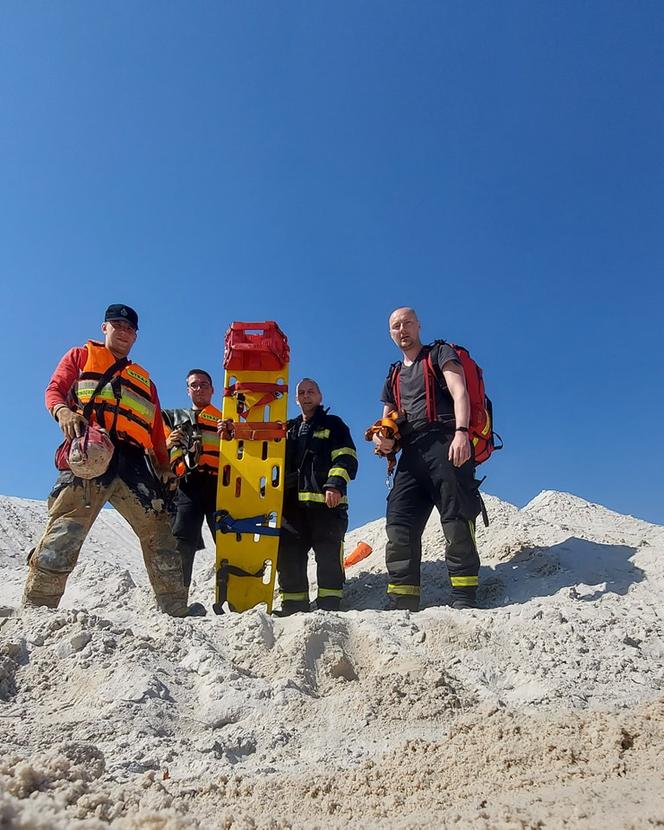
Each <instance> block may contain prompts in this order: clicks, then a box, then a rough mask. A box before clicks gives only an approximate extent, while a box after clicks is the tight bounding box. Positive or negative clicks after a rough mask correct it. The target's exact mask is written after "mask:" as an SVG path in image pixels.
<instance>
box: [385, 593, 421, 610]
mask: <svg viewBox="0 0 664 830" xmlns="http://www.w3.org/2000/svg"><path fill="white" fill-rule="evenodd" d="M387 608H388V611H419V610H420V598H419V597H418V596H413V595H412V594H388V606H387Z"/></svg>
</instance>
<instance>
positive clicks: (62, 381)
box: [23, 304, 187, 617]
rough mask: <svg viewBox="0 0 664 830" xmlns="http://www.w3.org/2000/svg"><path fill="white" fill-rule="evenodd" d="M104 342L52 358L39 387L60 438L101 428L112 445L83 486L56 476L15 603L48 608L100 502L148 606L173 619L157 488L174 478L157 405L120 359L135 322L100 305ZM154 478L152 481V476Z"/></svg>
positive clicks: (121, 308)
mask: <svg viewBox="0 0 664 830" xmlns="http://www.w3.org/2000/svg"><path fill="white" fill-rule="evenodd" d="M101 330H102V332H103V333H104V342H103V343H101V342H97V341H94V340H89V341H88V343H87V344H86V345H85V346H81V347H74V348H73V349H70V350H69V351H68V352H67V353H66V354H65V355H64V357H63V358H62V359H61V360H60V362H59V364H58V366H57V368H56V370H55V372H54V373H53V376H52V378H51V380H50V382H49V384H48V387H47V388H46V408H47V409H48V411H49V412H50V413H51V414H52V415H53V417H54V418H55V419H56V421H57V422H58V424H59V426H60V428H61V429H62V432H63V434H64V436H65V438H67V439H73V438H75V437H77V436H81V435H83V434H84V433H85V431H86V429H87V427H88V421H86V419H85V417H84V416H83V414H82V413H83V408H84V406H85V405H86V404H87V405H88V409H89V410H91V414H90V423H91V424H95V425H96V426H98V427H100V428H102V429H104V430H106V432H107V433H108V435H109V436H110V438H111V441H112V443H113V446H114V451H113V456H112V458H111V461H110V464H109V467H108V469H107V470H106V472H104V473H103V474H102V475H99V476H97V477H96V478H92V479H89V480H88V481H84V480H82V479H81V478H77V477H76V476H75V475H74V473H73V472H72V471H71V470H69V469H67V470H63V471H62V472H60V474H59V476H58V478H57V480H56V483H55V486H54V487H53V490H52V491H51V494H50V496H49V499H48V523H47V525H46V530H45V531H44V535H43V536H42V538H41V539H40V540H39V542H38V544H37V546H36V547H35V548H34V550H33V551H32V552H31V554H30V558H29V566H30V567H29V573H28V578H27V580H26V583H25V590H24V596H23V601H24V605H26V606H39V605H45V606H47V607H48V608H57V606H58V603H59V602H60V599H61V597H62V594H63V593H64V590H65V585H66V583H67V577H68V576H69V574H70V573H71V571H72V570H73V569H74V566H75V565H76V561H77V559H78V555H79V551H80V549H81V546H82V545H83V542H84V541H85V538H86V536H87V534H88V532H89V530H90V527H91V526H92V523H93V522H94V520H95V519H96V518H97V516H98V515H99V512H100V511H101V509H102V507H103V506H104V504H105V503H106V502H107V501H108V502H110V503H111V504H112V505H113V507H114V508H115V509H116V510H117V511H118V512H119V513H120V514H121V515H122V516H124V518H125V519H126V520H127V522H129V524H130V525H131V527H132V528H133V530H134V532H135V533H136V535H137V536H138V538H139V540H140V543H141V548H142V550H143V559H144V561H145V566H146V568H147V572H148V576H149V579H150V583H151V585H152V589H153V591H154V593H155V596H156V598H157V604H158V605H159V607H160V608H161V610H162V611H164V612H166V613H167V614H170V615H172V616H176V617H182V616H186V615H187V604H186V597H187V593H186V590H185V588H184V584H183V580H182V565H181V560H180V556H179V554H178V553H177V550H176V544H175V540H174V538H173V534H172V532H171V528H170V524H169V521H168V515H167V513H166V511H165V507H164V488H171V487H172V485H173V483H174V478H175V477H174V475H173V473H171V471H170V466H169V463H168V451H167V449H166V442H165V439H164V431H163V424H162V419H161V407H160V405H159V397H158V395H157V389H156V387H155V385H154V383H153V382H152V381H151V380H150V376H149V374H148V372H147V371H146V370H145V369H144V368H143V367H142V366H140V365H139V364H137V363H133V362H132V361H130V360H129V359H128V355H129V352H130V351H131V348H132V346H133V345H134V343H135V341H136V337H137V332H138V315H137V314H136V312H135V311H134V309H133V308H130V307H129V306H127V305H122V304H114V305H110V306H109V307H108V308H107V310H106V314H105V317H104V322H103V323H102V325H101ZM153 466H154V469H156V470H157V474H156V475H155V472H154V469H153Z"/></svg>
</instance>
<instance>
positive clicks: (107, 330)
mask: <svg viewBox="0 0 664 830" xmlns="http://www.w3.org/2000/svg"><path fill="white" fill-rule="evenodd" d="M101 330H102V331H103V332H104V343H105V345H106V348H107V349H110V350H111V351H112V352H113V354H114V355H115V356H116V357H126V356H127V355H128V354H129V352H130V350H131V347H132V346H133V345H134V343H135V342H136V338H137V336H138V332H137V331H136V329H135V328H134V327H133V326H132V325H131V323H128V322H127V321H126V320H122V319H121V320H107V321H106V322H105V323H102V324H101Z"/></svg>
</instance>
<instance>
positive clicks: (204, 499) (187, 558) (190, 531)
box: [173, 471, 217, 588]
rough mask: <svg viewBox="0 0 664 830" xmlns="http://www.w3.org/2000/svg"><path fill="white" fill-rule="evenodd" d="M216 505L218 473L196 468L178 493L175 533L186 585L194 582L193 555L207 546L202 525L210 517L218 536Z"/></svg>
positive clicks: (212, 532) (210, 525) (212, 530)
mask: <svg viewBox="0 0 664 830" xmlns="http://www.w3.org/2000/svg"><path fill="white" fill-rule="evenodd" d="M216 509H217V476H216V475H212V474H211V473H206V472H202V471H201V472H199V471H193V472H191V473H189V474H188V475H187V476H186V477H185V478H184V479H183V480H182V481H181V482H180V486H179V488H178V492H177V495H176V497H175V517H174V519H173V535H174V536H175V538H176V540H177V545H178V551H179V553H180V556H181V557H182V574H183V578H184V584H185V586H186V587H187V588H189V586H190V585H191V574H192V571H193V568H194V557H195V555H196V551H197V550H202V548H204V547H205V543H204V541H203V534H202V533H201V528H202V526H203V522H204V521H207V524H208V527H209V528H210V533H211V534H212V538H213V539H214V538H215V531H214V514H215V511H216Z"/></svg>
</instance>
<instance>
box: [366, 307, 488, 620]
mask: <svg viewBox="0 0 664 830" xmlns="http://www.w3.org/2000/svg"><path fill="white" fill-rule="evenodd" d="M389 326H390V336H391V337H392V340H393V341H394V342H395V343H396V345H397V346H398V347H399V349H401V352H402V355H403V360H402V362H401V364H400V365H399V372H398V377H399V394H398V395H395V389H394V388H393V386H392V383H391V379H392V378H394V376H395V375H394V373H393V372H391V373H390V375H388V379H387V381H386V382H385V384H384V386H383V391H382V393H381V400H382V401H383V403H384V404H385V406H384V410H383V415H384V416H386V415H388V414H389V413H390V412H393V411H395V410H397V409H398V410H399V411H400V414H401V416H402V418H403V419H404V421H403V423H402V425H401V427H400V433H401V449H402V451H401V456H400V458H399V464H398V466H397V470H396V473H395V476H394V483H393V487H392V490H391V491H390V495H389V497H388V501H387V521H386V530H387V538H388V542H387V546H386V549H385V556H386V564H387V570H388V574H389V584H388V587H387V592H388V595H389V598H390V605H391V607H392V608H395V609H409V610H412V611H417V610H418V609H419V604H420V563H421V558H422V533H423V531H424V527H425V525H426V523H427V519H428V518H429V516H430V515H431V511H432V509H433V507H434V506H435V507H436V508H437V509H438V512H439V513H440V519H441V524H442V527H443V533H444V535H445V540H446V542H447V548H446V558H447V569H448V572H449V577H450V583H451V586H452V607H453V608H459V609H461V608H474V607H475V605H476V599H475V595H476V591H477V584H478V573H479V567H480V560H479V555H478V553H477V547H476V545H475V519H476V518H477V516H478V515H479V513H480V511H481V500H480V495H479V491H478V483H477V482H476V480H475V474H474V473H475V465H474V463H473V460H472V453H471V447H470V441H469V439H468V422H469V419H470V402H469V398H468V392H467V390H466V381H465V375H464V371H463V368H462V366H461V363H460V362H459V360H458V357H457V354H456V352H455V351H454V349H453V348H452V347H451V346H449V345H447V344H444V343H435V344H433V345H432V346H423V344H422V341H421V340H420V323H419V320H418V319H417V314H416V313H415V311H414V310H413V309H412V308H408V307H402V308H397V309H395V310H394V311H393V312H392V314H391V315H390V320H389ZM427 352H429V353H430V358H431V361H432V364H435V365H436V366H437V368H438V370H439V371H438V375H439V376H440V378H442V382H440V380H439V378H438V377H436V376H435V375H434V376H431V371H430V369H429V367H428V363H427V360H426V355H427ZM427 389H428V393H427ZM428 395H434V396H435V398H434V403H435V407H431V408H429V407H428V406H427V397H428ZM396 398H398V400H397V399H396ZM432 411H434V412H435V413H436V416H435V418H432V417H431V412H432ZM374 442H375V443H376V445H377V446H378V448H379V450H380V451H381V452H382V453H385V454H387V453H389V452H390V451H391V450H392V449H393V447H394V442H393V441H392V440H389V439H385V438H381V437H380V436H375V437H374Z"/></svg>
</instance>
